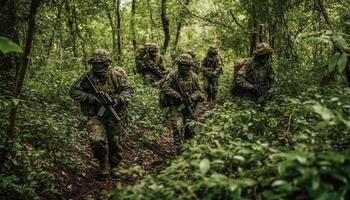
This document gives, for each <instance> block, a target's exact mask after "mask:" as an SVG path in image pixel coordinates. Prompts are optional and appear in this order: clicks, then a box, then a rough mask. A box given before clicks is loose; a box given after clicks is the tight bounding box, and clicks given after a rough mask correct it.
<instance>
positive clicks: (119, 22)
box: [116, 0, 122, 64]
mask: <svg viewBox="0 0 350 200" xmlns="http://www.w3.org/2000/svg"><path fill="white" fill-rule="evenodd" d="M116 4H117V5H116V6H117V9H116V15H117V50H118V56H117V57H118V63H119V64H120V62H121V58H122V43H121V17H120V0H117V2H116Z"/></svg>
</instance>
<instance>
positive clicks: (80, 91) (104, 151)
mask: <svg viewBox="0 0 350 200" xmlns="http://www.w3.org/2000/svg"><path fill="white" fill-rule="evenodd" d="M88 63H89V64H91V65H92V69H91V70H90V71H88V72H87V73H86V75H87V76H88V77H89V78H90V79H91V81H92V82H93V83H94V85H95V86H96V88H97V89H98V90H99V91H102V92H104V93H106V94H108V95H110V97H111V98H112V100H113V102H114V104H115V105H114V108H115V110H116V112H117V114H118V115H119V116H120V118H121V122H120V123H118V122H117V121H116V120H115V119H114V118H113V117H112V115H111V114H110V113H109V112H108V111H106V112H105V109H104V107H102V106H101V105H100V104H99V102H98V100H97V99H96V97H95V96H94V95H93V94H91V93H89V92H88V91H89V90H88V89H87V88H86V86H85V85H84V84H82V81H83V79H84V77H85V74H84V75H83V76H81V78H80V79H79V80H77V81H76V82H75V83H74V85H73V86H72V88H71V90H70V96H71V97H72V98H73V99H74V100H76V101H78V102H79V103H80V106H81V111H82V112H83V114H85V115H86V116H87V118H88V121H87V124H86V125H87V131H88V134H89V139H90V145H91V148H92V150H93V154H94V157H95V158H97V159H98V160H99V162H100V169H101V173H102V175H103V176H104V175H108V174H109V165H110V167H111V168H112V169H113V168H115V167H117V165H118V163H119V162H120V160H121V159H122V157H121V147H120V144H119V137H120V135H121V134H123V133H124V132H123V128H124V129H125V128H126V127H125V126H126V125H127V105H128V102H129V101H130V99H131V97H132V95H133V89H132V87H131V85H130V84H129V82H128V81H127V80H126V78H125V76H124V75H123V74H121V73H120V72H121V71H120V70H115V69H109V68H108V66H109V65H110V63H111V59H110V57H109V54H108V52H107V51H105V50H103V49H97V50H95V51H94V53H93V55H92V57H91V58H90V59H89V60H88ZM122 126H123V127H122ZM108 164H109V165H108Z"/></svg>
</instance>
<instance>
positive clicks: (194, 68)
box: [191, 58, 201, 75]
mask: <svg viewBox="0 0 350 200" xmlns="http://www.w3.org/2000/svg"><path fill="white" fill-rule="evenodd" d="M193 63H194V66H192V68H191V70H192V71H193V72H194V73H196V74H197V75H199V73H200V72H201V61H200V60H199V59H197V58H193Z"/></svg>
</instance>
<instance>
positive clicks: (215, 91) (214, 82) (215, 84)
mask: <svg viewBox="0 0 350 200" xmlns="http://www.w3.org/2000/svg"><path fill="white" fill-rule="evenodd" d="M211 85H212V87H213V90H212V91H213V94H212V99H213V100H215V99H216V96H217V94H218V91H219V79H218V78H215V79H213V80H212V84H211Z"/></svg>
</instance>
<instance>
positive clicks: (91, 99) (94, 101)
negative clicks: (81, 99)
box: [87, 94, 100, 104]
mask: <svg viewBox="0 0 350 200" xmlns="http://www.w3.org/2000/svg"><path fill="white" fill-rule="evenodd" d="M87 101H88V102H89V103H91V104H99V103H100V101H99V100H98V99H97V98H96V97H95V96H94V95H92V94H88V96H87Z"/></svg>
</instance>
